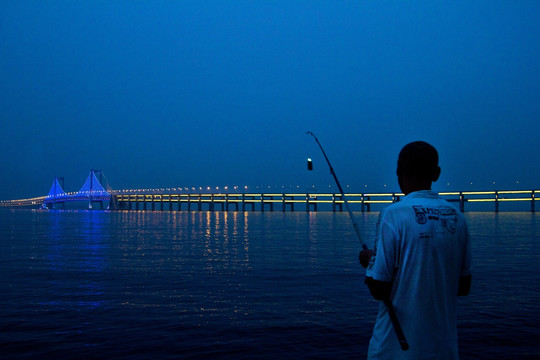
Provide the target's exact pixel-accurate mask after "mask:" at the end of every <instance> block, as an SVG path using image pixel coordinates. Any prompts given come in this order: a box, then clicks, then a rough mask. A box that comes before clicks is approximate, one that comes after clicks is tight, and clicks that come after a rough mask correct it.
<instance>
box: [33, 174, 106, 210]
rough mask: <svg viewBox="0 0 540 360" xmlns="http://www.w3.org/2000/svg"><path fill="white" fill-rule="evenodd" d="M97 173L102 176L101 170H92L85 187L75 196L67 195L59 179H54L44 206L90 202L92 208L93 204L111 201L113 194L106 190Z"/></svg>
mask: <svg viewBox="0 0 540 360" xmlns="http://www.w3.org/2000/svg"><path fill="white" fill-rule="evenodd" d="M96 172H97V173H99V174H100V175H102V174H101V171H100V170H98V171H96V170H91V171H90V174H89V175H88V177H87V178H86V181H85V182H84V185H83V186H82V187H81V189H80V190H79V191H78V192H76V193H74V194H68V193H66V192H65V191H64V189H63V188H62V186H61V185H60V182H59V178H56V179H54V182H53V184H52V186H51V190H50V191H49V194H48V195H47V196H46V197H45V200H44V201H43V206H45V207H47V206H52V207H54V205H55V204H56V203H65V202H66V201H88V207H89V208H92V202H105V201H110V200H111V194H110V193H109V192H108V191H107V190H105V188H104V187H103V185H102V184H101V181H100V180H99V179H98V178H97V176H96Z"/></svg>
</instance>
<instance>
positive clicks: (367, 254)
mask: <svg viewBox="0 0 540 360" xmlns="http://www.w3.org/2000/svg"><path fill="white" fill-rule="evenodd" d="M372 256H373V250H362V251H360V254H358V260H360V265H362V266H363V267H364V268H367V267H368V265H369V261H370V260H371V257H372Z"/></svg>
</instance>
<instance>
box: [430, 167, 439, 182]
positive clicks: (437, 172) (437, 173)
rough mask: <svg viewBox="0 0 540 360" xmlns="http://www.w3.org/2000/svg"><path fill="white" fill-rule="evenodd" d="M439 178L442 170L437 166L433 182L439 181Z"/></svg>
mask: <svg viewBox="0 0 540 360" xmlns="http://www.w3.org/2000/svg"><path fill="white" fill-rule="evenodd" d="M439 176H441V168H440V167H439V166H437V168H436V169H435V170H434V171H433V179H431V181H433V182H435V181H437V180H439Z"/></svg>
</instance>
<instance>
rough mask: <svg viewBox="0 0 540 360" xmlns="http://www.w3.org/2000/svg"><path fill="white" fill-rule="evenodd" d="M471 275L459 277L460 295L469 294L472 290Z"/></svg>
mask: <svg viewBox="0 0 540 360" xmlns="http://www.w3.org/2000/svg"><path fill="white" fill-rule="evenodd" d="M471 279H472V277H471V275H469V276H462V277H460V278H459V287H458V292H457V294H458V296H467V295H469V291H471Z"/></svg>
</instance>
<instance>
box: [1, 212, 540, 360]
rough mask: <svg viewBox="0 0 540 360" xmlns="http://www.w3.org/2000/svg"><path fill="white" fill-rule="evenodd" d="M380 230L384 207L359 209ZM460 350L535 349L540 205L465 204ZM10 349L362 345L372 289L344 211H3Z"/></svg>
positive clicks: (153, 352) (359, 350)
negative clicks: (468, 271)
mask: <svg viewBox="0 0 540 360" xmlns="http://www.w3.org/2000/svg"><path fill="white" fill-rule="evenodd" d="M357 216H358V220H359V222H360V227H361V228H362V229H363V233H364V236H365V237H366V239H368V243H371V242H372V239H373V236H374V230H375V223H376V219H377V214H376V213H364V214H362V213H358V214H357ZM467 219H468V221H469V226H470V232H471V237H472V240H473V252H474V262H475V270H474V275H473V288H472V292H471V295H470V296H468V297H466V298H462V299H460V301H459V305H460V307H459V337H460V352H461V358H462V359H533V358H535V359H536V358H538V356H539V355H540V349H539V345H538V344H537V343H538V339H539V338H540V336H539V335H540V331H539V330H538V329H537V323H538V319H539V314H540V307H539V303H540V292H539V290H538V287H537V286H536V284H537V283H538V275H537V272H536V271H537V268H538V265H537V264H538V262H539V260H540V252H539V251H538V248H537V246H536V245H537V244H536V243H537V240H538V239H539V238H540V216H538V215H536V214H532V213H499V214H495V213H467ZM0 225H1V226H0V239H1V242H0V244H1V246H2V252H1V253H0V271H1V274H2V277H1V278H0V293H1V294H3V295H2V296H1V297H0V308H1V309H2V312H1V314H0V316H1V317H0V333H1V334H2V335H1V338H0V346H1V347H0V349H1V353H0V354H1V355H3V356H4V357H6V358H15V357H17V358H40V359H43V358H51V359H52V358H64V359H66V358H67V359H69V358H77V359H79V358H109V359H120V358H126V357H129V358H134V359H145V358H149V357H152V358H183V359H192V358H193V359H195V358H201V357H211V358H216V359H229V358H230V359H233V358H234V359H275V358H295V359H317V358H319V359H362V358H365V353H366V351H367V346H368V342H369V338H370V335H371V331H372V327H373V323H374V320H375V316H376V309H377V302H376V301H375V300H373V299H372V298H371V297H370V295H369V292H368V291H367V289H366V288H365V286H364V285H363V276H364V271H363V269H362V268H361V267H360V266H359V265H358V263H357V254H358V251H359V249H360V246H359V243H358V240H357V239H356V237H355V235H354V230H353V229H352V226H351V224H350V220H349V218H348V215H347V214H346V213H335V214H334V213H329V212H319V213H305V212H296V213H291V212H287V213H282V212H274V213H270V212H264V213H261V212H245V213H244V212H228V213H227V212H142V211H141V212H135V211H133V212H119V211H118V212H107V211H30V210H13V211H7V210H4V211H1V212H0Z"/></svg>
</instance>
